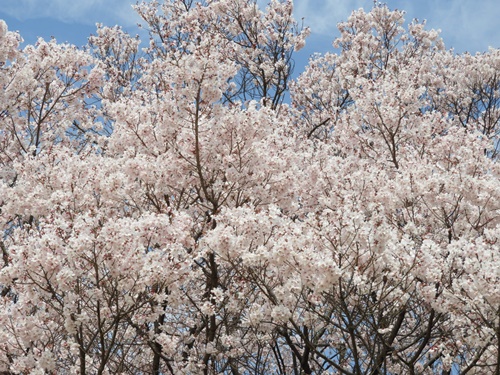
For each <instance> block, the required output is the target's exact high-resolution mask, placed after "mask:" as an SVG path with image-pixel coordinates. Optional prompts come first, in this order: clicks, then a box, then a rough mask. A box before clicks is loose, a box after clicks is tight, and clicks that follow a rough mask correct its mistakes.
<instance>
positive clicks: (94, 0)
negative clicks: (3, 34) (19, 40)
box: [2, 0, 139, 26]
mask: <svg viewBox="0 0 500 375" xmlns="http://www.w3.org/2000/svg"><path fill="white" fill-rule="evenodd" d="M132 4H135V1H134V0H16V1H10V2H7V4H3V5H2V12H4V13H6V14H8V15H9V16H11V17H14V18H17V19H19V20H27V19H36V18H40V17H47V18H54V19H57V20H58V21H62V22H67V23H80V24H87V25H93V24H95V23H96V22H103V23H106V24H120V25H123V26H129V25H133V24H135V23H137V22H138V20H139V19H138V16H137V15H136V14H135V12H134V11H133V10H132V8H131V5H132Z"/></svg>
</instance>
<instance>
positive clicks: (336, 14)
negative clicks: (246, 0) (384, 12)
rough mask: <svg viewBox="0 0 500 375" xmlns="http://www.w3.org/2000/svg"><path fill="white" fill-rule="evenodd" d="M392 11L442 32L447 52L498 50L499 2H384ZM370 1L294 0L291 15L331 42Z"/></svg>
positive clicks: (459, 0)
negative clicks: (344, 23)
mask: <svg viewBox="0 0 500 375" xmlns="http://www.w3.org/2000/svg"><path fill="white" fill-rule="evenodd" d="M384 2H385V3H387V4H388V6H389V7H390V8H391V9H401V10H405V11H406V13H407V14H406V20H407V21H408V22H409V21H411V20H412V19H414V18H417V19H419V20H420V21H421V20H424V19H426V20H427V21H428V22H427V25H428V27H429V28H431V27H432V28H436V29H441V30H442V37H443V39H444V41H445V44H446V46H447V47H448V48H451V47H454V48H455V49H456V50H457V52H462V51H465V50H469V51H470V52H475V51H478V50H479V51H484V50H486V49H487V48H488V47H489V46H491V47H496V48H499V47H500V28H499V23H498V22H499V21H498V20H499V18H500V1H498V0H418V1H411V0H386V1H384ZM372 6H373V0H295V11H294V15H295V17H296V19H298V20H300V19H301V18H302V17H305V21H304V23H305V25H308V26H310V27H311V31H312V32H313V34H314V33H315V34H317V35H321V36H328V37H331V38H332V39H333V37H334V36H337V35H338V32H337V23H338V22H341V21H344V20H346V19H347V18H348V17H349V14H350V13H351V12H352V11H353V10H356V9H359V8H361V7H363V8H364V9H365V10H369V9H371V8H372Z"/></svg>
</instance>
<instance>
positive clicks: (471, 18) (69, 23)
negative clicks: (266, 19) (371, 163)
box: [0, 0, 500, 73]
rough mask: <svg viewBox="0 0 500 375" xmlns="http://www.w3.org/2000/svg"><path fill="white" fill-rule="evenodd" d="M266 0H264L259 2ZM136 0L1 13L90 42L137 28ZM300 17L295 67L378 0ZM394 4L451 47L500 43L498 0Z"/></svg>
mask: <svg viewBox="0 0 500 375" xmlns="http://www.w3.org/2000/svg"><path fill="white" fill-rule="evenodd" d="M262 2H265V1H264V0H259V3H262ZM134 3H135V0H0V19H4V20H5V21H6V22H7V25H8V26H9V29H10V30H18V31H19V32H20V33H21V36H22V37H23V38H24V39H25V41H26V42H27V43H34V42H35V41H36V39H37V37H38V36H41V37H43V38H45V39H49V38H50V37H51V36H54V37H55V38H56V39H57V40H58V41H59V42H70V43H72V44H76V45H79V46H81V45H83V44H85V43H86V38H87V37H88V35H89V34H91V33H92V32H93V31H94V30H95V23H96V22H102V23H104V24H105V25H108V26H112V25H115V24H119V25H121V26H123V27H124V29H126V30H127V31H129V32H130V33H132V34H134V35H135V34H136V33H137V28H136V26H135V25H136V24H137V22H139V21H140V20H139V18H138V16H137V15H136V14H135V13H134V12H133V10H132V9H131V4H134ZM294 3H295V11H294V13H295V17H296V19H297V20H299V21H300V20H301V19H302V18H304V24H305V25H308V26H310V27H311V30H312V34H311V37H310V38H309V39H308V44H307V47H306V48H305V49H304V50H302V51H301V52H300V55H298V56H296V57H297V67H296V73H298V72H300V71H301V70H302V68H303V65H305V64H306V62H307V59H308V57H309V55H311V54H312V53H314V52H321V53H323V52H326V51H330V50H332V47H331V42H332V41H333V39H334V38H335V37H336V36H337V35H338V34H337V29H336V25H337V23H338V22H340V21H343V20H345V19H346V18H347V17H348V16H349V14H350V12H351V11H352V10H354V9H358V8H361V7H363V8H364V9H366V10H369V9H370V8H371V7H372V6H373V0H295V2H294ZM386 3H387V4H388V6H389V7H390V8H391V9H396V8H397V9H403V10H405V11H406V12H407V15H406V19H407V21H410V20H412V19H413V18H417V19H419V20H423V19H426V20H427V26H428V27H429V28H436V29H441V30H442V34H441V36H442V38H443V40H444V42H445V45H446V46H447V48H451V47H453V48H454V49H455V50H456V51H457V52H464V51H469V52H471V53H475V52H478V51H479V52H482V51H486V50H487V49H488V47H494V48H500V1H499V0H387V1H386Z"/></svg>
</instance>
